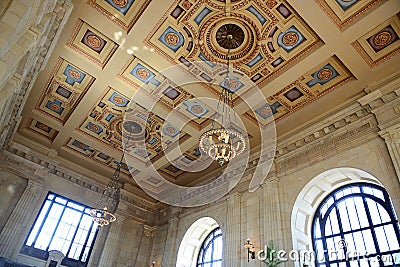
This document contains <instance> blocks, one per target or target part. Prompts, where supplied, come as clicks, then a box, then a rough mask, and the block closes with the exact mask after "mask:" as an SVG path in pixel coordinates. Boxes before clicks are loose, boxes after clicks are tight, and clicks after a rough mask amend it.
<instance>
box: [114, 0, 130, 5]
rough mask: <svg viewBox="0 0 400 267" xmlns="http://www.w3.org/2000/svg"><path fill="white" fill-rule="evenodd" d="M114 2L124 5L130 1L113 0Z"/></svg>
mask: <svg viewBox="0 0 400 267" xmlns="http://www.w3.org/2000/svg"><path fill="white" fill-rule="evenodd" d="M113 3H114V4H115V5H116V6H119V7H124V6H126V4H127V3H128V1H126V0H113Z"/></svg>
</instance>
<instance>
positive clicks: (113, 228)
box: [98, 214, 125, 267]
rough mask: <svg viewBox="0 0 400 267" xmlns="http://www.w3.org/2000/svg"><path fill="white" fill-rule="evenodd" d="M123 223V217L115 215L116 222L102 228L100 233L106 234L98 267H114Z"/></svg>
mask: <svg viewBox="0 0 400 267" xmlns="http://www.w3.org/2000/svg"><path fill="white" fill-rule="evenodd" d="M124 221H125V217H123V216H121V215H118V214H117V221H115V222H112V223H111V224H109V225H107V226H102V229H101V231H107V230H108V234H107V237H106V240H105V244H104V248H103V252H102V254H101V257H100V261H99V264H98V266H104V267H106V266H115V264H114V262H115V258H116V257H117V256H118V248H119V245H120V244H119V239H120V237H121V231H122V227H123V225H124ZM107 227H110V229H107Z"/></svg>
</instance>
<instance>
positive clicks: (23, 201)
mask: <svg viewBox="0 0 400 267" xmlns="http://www.w3.org/2000/svg"><path fill="white" fill-rule="evenodd" d="M45 193H47V192H44V190H43V184H41V183H38V182H36V181H32V180H29V181H28V185H27V187H26V188H25V191H24V193H23V194H22V196H21V198H20V199H19V201H18V203H17V205H16V206H15V208H14V210H13V212H12V213H11V215H10V217H9V218H8V220H7V222H6V224H5V226H4V228H3V230H2V231H1V233H0V256H2V257H5V258H8V259H11V260H16V259H17V256H18V253H19V251H20V249H21V247H22V246H23V243H24V241H25V238H26V236H27V235H28V233H29V230H30V227H31V223H32V220H33V219H34V218H33V217H34V216H35V215H36V213H37V210H38V209H39V208H40V204H41V201H42V199H43V198H44V194H45Z"/></svg>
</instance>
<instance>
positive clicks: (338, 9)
mask: <svg viewBox="0 0 400 267" xmlns="http://www.w3.org/2000/svg"><path fill="white" fill-rule="evenodd" d="M384 1H386V0H315V2H317V3H318V5H319V6H320V7H321V8H322V10H324V12H325V13H326V14H327V15H328V16H329V18H330V19H331V20H332V21H333V22H334V23H335V24H336V26H337V27H338V28H339V29H343V28H344V27H346V26H348V25H349V24H351V23H353V22H355V21H356V20H358V19H360V18H361V17H362V16H365V15H366V14H367V13H368V12H369V11H371V10H372V9H373V8H374V7H377V6H378V4H381V3H383V2H384Z"/></svg>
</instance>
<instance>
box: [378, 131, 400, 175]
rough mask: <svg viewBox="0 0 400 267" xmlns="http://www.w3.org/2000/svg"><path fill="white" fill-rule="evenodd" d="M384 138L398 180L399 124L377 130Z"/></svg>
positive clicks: (399, 155) (399, 157) (399, 169)
mask: <svg viewBox="0 0 400 267" xmlns="http://www.w3.org/2000/svg"><path fill="white" fill-rule="evenodd" d="M379 135H380V136H382V138H383V139H384V140H385V143H386V146H387V148H388V150H389V154H390V158H391V159H392V162H393V166H394V169H395V171H396V174H397V178H398V179H399V181H400V124H398V125H395V126H393V127H390V128H389V129H385V130H383V131H380V132H379Z"/></svg>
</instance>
